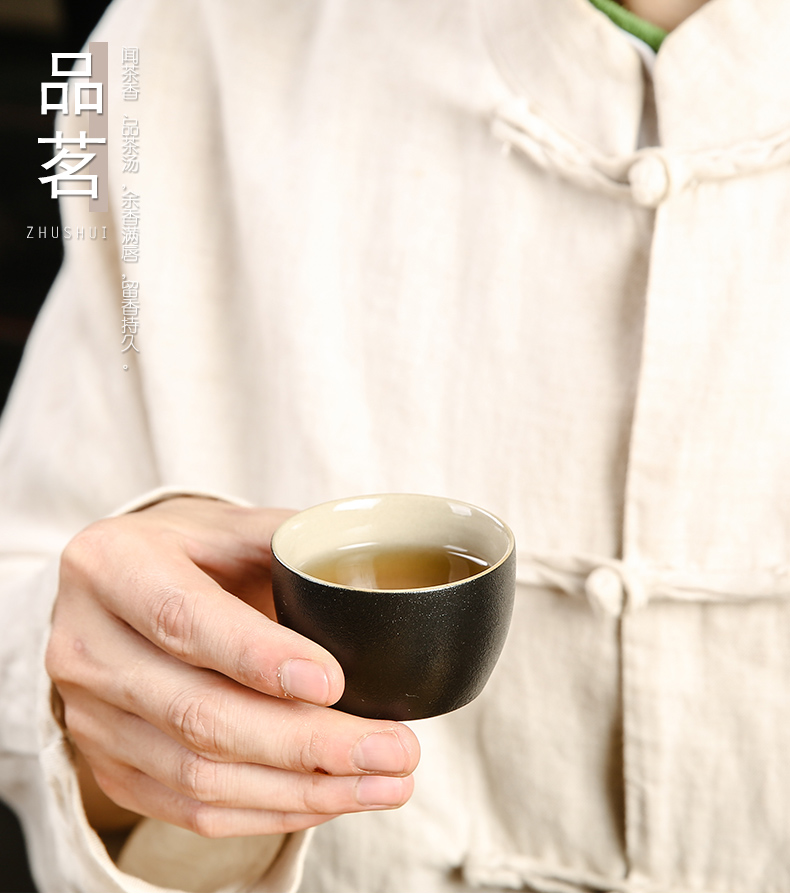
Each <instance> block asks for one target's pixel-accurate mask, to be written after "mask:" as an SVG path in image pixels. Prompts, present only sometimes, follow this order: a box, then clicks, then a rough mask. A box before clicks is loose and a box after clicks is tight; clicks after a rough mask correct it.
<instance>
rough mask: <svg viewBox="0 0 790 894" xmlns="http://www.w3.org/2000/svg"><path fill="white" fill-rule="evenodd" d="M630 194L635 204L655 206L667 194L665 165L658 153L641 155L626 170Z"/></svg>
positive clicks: (667, 180)
mask: <svg viewBox="0 0 790 894" xmlns="http://www.w3.org/2000/svg"><path fill="white" fill-rule="evenodd" d="M628 182H629V183H630V184H631V194H632V196H633V198H634V201H635V202H636V203H637V205H643V206H644V207H645V208H656V207H657V206H658V205H659V204H660V203H661V202H662V201H663V200H664V199H665V198H666V196H667V195H669V191H670V185H671V184H670V179H669V170H668V169H667V165H666V163H665V162H664V160H663V159H662V158H661V156H660V155H658V154H657V153H650V154H649V155H648V154H645V155H643V156H642V157H641V158H637V160H636V161H635V162H634V163H633V165H631V167H630V168H629V170H628Z"/></svg>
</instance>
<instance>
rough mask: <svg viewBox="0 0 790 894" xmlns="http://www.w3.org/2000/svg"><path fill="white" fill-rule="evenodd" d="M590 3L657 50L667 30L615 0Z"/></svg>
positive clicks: (591, 0) (591, 1) (592, 1)
mask: <svg viewBox="0 0 790 894" xmlns="http://www.w3.org/2000/svg"><path fill="white" fill-rule="evenodd" d="M590 3H592V5H593V6H595V7H596V8H597V9H600V10H601V12H602V13H604V14H605V15H608V16H609V18H610V19H611V20H612V21H613V22H614V23H615V25H618V26H619V27H620V28H622V29H623V31H628V32H629V33H630V34H633V35H634V37H638V38H639V39H640V40H643V41H644V42H645V43H646V44H647V45H648V46H649V47H652V48H653V49H654V50H655V51H656V52H658V48H659V47H660V46H661V42H662V41H663V40H664V38H665V37H666V36H667V32H666V31H664V29H663V28H659V27H658V25H654V24H653V23H652V22H646V21H645V20H644V19H642V18H640V17H639V16H638V15H635V14H634V13H632V12H631V11H630V10H628V9H624V8H623V7H622V6H620V4H619V3H617V2H616V0H590Z"/></svg>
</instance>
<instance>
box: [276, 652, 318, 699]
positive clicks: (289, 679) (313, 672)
mask: <svg viewBox="0 0 790 894" xmlns="http://www.w3.org/2000/svg"><path fill="white" fill-rule="evenodd" d="M279 676H280V685H281V686H282V688H283V690H284V692H285V694H286V695H289V696H290V697H291V698H298V699H300V700H301V701H303V702H312V703H313V704H315V705H325V704H326V703H327V702H328V701H329V680H328V679H327V676H326V671H325V670H324V669H323V667H322V666H321V665H320V664H317V663H316V662H315V661H308V660H307V659H306V658H289V659H288V660H287V661H284V662H283V663H282V664H281V665H280V670H279Z"/></svg>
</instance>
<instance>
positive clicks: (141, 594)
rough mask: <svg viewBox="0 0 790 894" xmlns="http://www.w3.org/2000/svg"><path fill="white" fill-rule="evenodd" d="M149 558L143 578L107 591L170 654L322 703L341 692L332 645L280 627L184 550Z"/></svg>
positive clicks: (112, 604) (115, 607) (117, 608)
mask: <svg viewBox="0 0 790 894" xmlns="http://www.w3.org/2000/svg"><path fill="white" fill-rule="evenodd" d="M157 553H158V551H154V552H153V553H151V552H150V551H149V554H148V556H147V562H146V571H147V573H146V574H144V575H139V574H138V575H135V576H134V577H135V579H134V580H131V581H128V583H127V584H126V587H132V588H133V589H134V595H133V598H129V597H128V595H127V596H126V597H125V598H121V597H120V593H121V591H122V590H123V589H124V583H123V582H116V583H115V584H114V585H113V586H112V587H111V588H110V589H109V591H108V592H107V593H106V594H105V598H106V602H107V606H108V608H110V609H111V610H112V612H113V613H114V614H115V615H116V616H117V617H119V618H121V619H122V620H124V621H125V622H126V623H128V624H129V625H130V626H131V627H133V628H134V629H135V630H137V631H138V633H140V634H142V635H143V636H144V637H145V638H146V639H148V640H150V641H151V642H152V643H153V644H154V645H156V646H158V647H159V648H160V649H162V650H163V651H164V652H167V653H168V654H169V655H173V656H174V657H176V658H179V659H180V660H182V661H184V662H186V663H188V664H191V665H194V666H195V667H203V668H209V669H211V670H215V671H219V673H221V674H223V675H224V676H226V677H230V678H231V679H232V680H236V681H237V682H238V683H242V684H243V685H244V686H248V687H249V688H250V689H255V690H257V691H258V692H263V693H265V694H267V695H274V696H278V697H285V698H297V699H300V700H302V701H307V702H312V703H314V704H317V705H331V704H334V703H335V702H336V701H337V700H338V699H339V698H340V696H341V695H342V694H343V687H344V679H343V671H342V670H341V668H340V665H339V664H338V663H337V661H336V660H335V658H333V657H332V655H330V653H329V652H327V651H326V649H324V648H322V647H321V646H319V645H317V644H316V643H314V642H312V641H311V640H309V639H306V638H305V637H303V636H301V635H300V634H298V633H296V632H294V631H293V630H290V629H288V628H287V627H281V626H280V625H279V624H277V623H276V622H274V621H272V620H270V619H269V618H267V617H266V615H264V614H262V613H261V612H259V611H257V610H256V609H254V608H252V607H251V606H249V605H247V604H246V603H245V602H243V601H242V600H241V599H238V598H237V597H236V596H233V595H232V594H231V593H228V592H227V591H226V590H224V589H223V588H222V587H221V586H220V585H219V584H218V583H216V581H214V580H213V579H212V578H211V577H210V576H209V575H207V574H205V573H204V572H203V571H201V570H200V569H199V568H198V567H197V566H196V565H194V564H193V563H192V561H191V560H190V559H189V558H188V557H187V556H186V555H184V554H183V553H182V554H178V553H176V554H173V553H171V552H169V551H168V552H167V553H166V555H161V554H157Z"/></svg>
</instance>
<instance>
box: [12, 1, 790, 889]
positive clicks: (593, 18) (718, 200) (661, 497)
mask: <svg viewBox="0 0 790 894" xmlns="http://www.w3.org/2000/svg"><path fill="white" fill-rule="evenodd" d="M96 37H97V39H106V40H108V41H109V43H110V81H111V83H110V95H111V97H113V100H112V102H111V105H110V112H109V114H110V201H111V211H110V213H109V214H108V215H106V216H104V217H102V218H101V219H97V215H89V214H88V213H87V211H86V210H85V209H84V207H83V200H81V199H78V200H74V201H72V200H64V202H63V205H64V212H65V214H66V221H65V222H66V223H67V224H70V225H71V226H72V227H78V226H83V227H87V226H92V225H93V226H95V225H97V224H98V225H99V226H101V225H102V224H104V225H106V226H107V227H108V228H109V234H110V237H109V238H108V240H107V241H102V240H100V239H97V240H95V241H91V240H90V239H89V238H86V239H84V240H82V241H79V240H77V239H74V238H73V239H72V240H71V241H69V242H68V244H67V258H66V262H65V265H64V269H63V271H62V273H61V275H60V277H59V279H58V282H57V284H56V286H55V287H54V289H53V293H52V295H51V298H50V300H49V302H48V304H47V306H46V308H45V309H44V311H43V313H42V315H41V319H40V321H39V323H38V324H37V326H36V329H35V331H34V333H33V336H32V339H31V342H30V346H29V349H28V351H27V353H26V356H25V360H24V363H23V368H22V371H21V374H20V377H19V380H18V383H17V385H16V388H15V391H14V393H13V395H12V398H11V401H10V404H9V407H8V410H7V414H6V417H5V420H4V425H3V429H2V437H1V439H0V470H1V472H0V544H1V545H2V550H3V557H2V563H1V564H0V569H1V573H2V578H0V580H2V591H1V592H2V601H1V602H0V611H1V612H2V615H0V623H2V628H3V639H2V649H1V650H0V702H1V703H2V710H3V721H2V727H1V729H0V792H1V793H2V795H3V797H5V798H7V799H9V800H10V801H11V802H12V803H13V804H14V805H15V806H16V808H17V809H18V810H19V811H20V812H21V815H22V817H23V820H24V824H25V829H26V832H27V836H28V841H29V843H30V847H31V850H32V858H33V862H34V869H35V872H36V876H37V878H38V880H39V883H40V885H41V886H42V887H43V888H44V889H49V890H116V891H118V890H128V891H137V890H141V891H147V890H153V889H156V888H157V886H158V887H159V888H162V887H165V886H169V887H172V888H178V887H183V888H185V889H189V890H200V889H204V890H208V889H223V888H226V889H228V890H243V889H247V890H284V889H286V888H288V887H292V886H294V885H296V884H298V876H299V872H300V866H301V863H300V861H301V860H302V859H304V860H305V874H304V877H303V880H302V886H303V888H304V889H305V890H328V891H465V890H470V889H475V888H477V887H483V888H488V889H490V888H494V889H497V890H510V889H513V890H520V889H522V888H524V887H528V888H534V889H538V890H552V891H557V890H612V891H787V890H790V847H789V845H790V760H789V759H788V755H790V648H788V643H789V642H790V600H788V597H789V596H790V347H789V346H790V251H788V221H789V220H790V167H788V164H789V162H790V63H788V61H787V59H788V57H787V47H788V45H790V4H788V3H786V2H784V0H711V2H709V3H708V4H707V5H706V6H705V7H703V8H702V10H701V11H700V12H698V13H697V14H695V15H693V16H692V17H691V18H690V19H689V20H687V21H686V22H685V23H684V24H683V25H681V26H680V27H679V28H678V29H677V31H675V32H674V33H672V34H671V35H670V36H669V37H668V39H667V40H666V42H665V44H664V45H663V47H662V49H661V50H660V52H659V54H658V57H657V60H656V65H655V71H654V88H655V89H654V97H653V88H652V86H651V83H650V80H649V79H648V78H647V77H646V75H645V72H644V69H643V65H642V63H641V61H640V57H639V54H638V52H637V51H636V50H635V48H634V46H633V45H632V43H631V42H630V41H629V40H628V39H627V38H626V37H625V36H624V35H623V34H622V33H621V32H620V31H619V30H618V29H617V28H616V27H615V26H613V25H612V23H611V22H610V21H609V20H608V19H607V18H605V17H604V16H603V15H601V14H600V13H599V12H598V11H596V10H595V9H594V8H593V7H592V6H590V5H589V4H588V3H587V0H332V2H328V0H325V2H318V0H222V2H220V0H121V2H120V3H117V4H115V5H114V6H113V7H111V9H110V11H109V13H108V15H107V16H106V18H105V21H104V23H103V24H102V25H101V27H100V31H99V33H98V35H96ZM122 46H137V47H139V51H140V65H139V69H140V79H141V95H140V99H139V101H138V102H137V103H136V104H133V103H124V102H123V101H121V99H120V89H121V87H120V76H121V71H120V69H121V64H120V49H121V47H122ZM653 107H655V112H653V111H651V110H652V109H653ZM123 114H127V115H133V116H134V117H135V118H137V119H138V120H139V122H140V132H141V136H140V172H139V173H138V174H133V175H130V174H128V173H127V174H124V173H122V165H121V159H120V152H121V148H120V133H121V121H122V116H123ZM656 124H657V141H658V145H653V146H650V145H648V146H644V145H643V146H642V147H641V148H640V133H643V134H644V133H645V132H647V131H649V130H650V129H651V128H650V127H646V126H645V125H651V126H652V130H653V132H655V130H656V127H655V125H656ZM113 139H114V142H113ZM122 184H126V186H127V187H128V188H132V189H134V190H135V191H136V192H138V193H139V194H140V196H141V225H140V233H141V237H140V238H141V244H140V260H139V263H137V264H136V265H129V264H127V265H125V266H124V268H123V272H125V273H127V275H128V276H129V277H130V278H133V279H135V280H136V281H139V294H140V313H139V321H140V328H139V333H138V336H137V338H136V344H137V346H138V347H139V351H140V352H139V354H135V355H133V356H130V354H121V338H122V336H121V328H120V326H121V315H122V314H121V272H122V268H121V265H120V263H119V257H120V242H121V226H122V221H121V217H120V197H121V194H122V191H123V190H122ZM132 267H134V269H131V268H132ZM132 274H133V276H132ZM124 364H126V365H127V366H128V367H129V368H128V369H124ZM162 487H164V488H172V489H174V490H176V491H184V492H209V493H218V494H227V495H230V497H232V498H234V499H240V500H244V501H249V502H251V503H255V504H264V505H290V506H294V507H299V506H304V505H309V504H313V503H316V502H319V501H321V500H324V499H330V498H335V497H339V496H344V495H350V494H358V493H365V492H380V491H387V490H396V491H420V492H430V493H439V494H445V495H450V496H453V497H456V498H459V499H462V500H469V501H471V502H475V503H478V504H481V505H483V506H485V507H487V508H488V509H490V510H492V511H494V512H496V513H498V514H499V515H501V516H502V517H504V518H505V519H507V520H508V521H509V523H510V524H511V525H512V527H513V529H514V530H515V533H516V538H517V542H518V547H519V574H518V577H519V589H518V594H517V602H516V609H515V615H514V619H513V626H512V630H511V634H510V637H509V640H508V643H507V645H506V648H505V651H504V654H503V656H502V659H501V661H500V664H499V665H498V667H497V669H496V671H495V674H494V677H493V678H492V680H491V682H490V684H489V686H488V688H487V689H486V691H485V692H484V693H483V695H482V696H481V697H480V698H479V699H478V700H477V701H476V702H474V703H473V704H472V705H470V706H468V707H467V708H464V709H462V710H460V711H458V712H456V713H454V714H451V715H448V716H446V717H441V718H436V719H433V720H428V721H421V722H418V723H415V724H414V729H415V731H416V732H417V735H418V736H419V738H420V740H421V743H422V749H423V758H422V763H421V766H420V768H419V769H418V771H417V785H416V791H415V794H414V797H413V798H412V800H411V802H410V803H409V804H408V805H407V806H405V807H404V808H403V809H401V810H398V811H394V812H387V813H376V814H360V815H354V816H349V817H342V818H339V819H337V820H334V821H332V822H330V823H328V824H327V825H325V826H323V827H321V828H320V829H319V830H318V831H317V832H316V834H315V835H314V837H313V840H312V843H311V844H310V846H309V847H305V842H304V841H303V840H300V837H299V836H296V837H294V838H291V839H289V840H288V841H287V842H286V843H285V845H284V849H282V850H280V851H279V852H278V855H277V857H276V858H275V859H274V862H272V863H271V864H270V858H271V853H272V851H274V850H276V848H277V847H279V841H275V842H272V841H267V840H265V839H260V840H258V839H252V840H248V841H242V842H239V841H236V842H210V843H203V842H199V846H198V847H197V849H194V848H193V847H192V845H193V843H194V842H193V841H192V838H191V837H190V836H189V835H187V834H186V833H185V834H184V835H180V834H179V835H175V838H177V839H178V841H177V842H175V843H171V844H169V845H168V847H167V848H164V850H165V851H166V852H167V853H166V854H165V855H163V854H162V850H163V849H162V848H159V851H157V852H155V850H154V849H152V848H154V845H152V843H151V842H152V841H153V842H154V844H155V843H156V841H158V840H159V841H161V840H164V839H163V838H162V837H161V836H164V835H165V833H166V831H167V830H164V831H163V830H162V829H159V830H158V831H157V830H156V827H155V826H154V825H153V824H152V823H150V822H145V823H143V824H142V825H141V826H140V828H139V830H138V832H137V833H135V836H133V839H132V840H131V841H130V843H129V845H128V846H127V849H126V851H125V852H124V853H123V854H122V855H121V858H120V866H121V868H120V869H119V868H118V866H117V865H116V864H115V863H113V861H112V860H110V858H109V857H108V856H107V854H106V852H105V851H104V849H103V846H102V844H101V842H100V841H99V839H98V837H97V836H95V835H94V834H93V832H92V831H91V830H90V829H89V827H88V826H87V825H86V823H85V820H84V817H83V816H82V813H81V808H80V804H79V796H78V790H77V787H76V783H75V780H74V775H73V772H72V769H71V765H70V762H69V759H68V752H67V749H66V747H65V744H64V741H63V738H62V735H61V732H60V730H59V728H58V726H57V724H56V723H55V721H54V719H53V718H52V716H51V712H50V710H49V685H48V681H47V679H46V676H45V674H44V671H43V665H42V653H43V648H44V643H45V639H46V627H47V619H48V615H49V611H50V606H51V603H52V599H53V597H54V593H55V588H56V570H57V556H58V554H59V552H60V550H61V549H62V547H63V545H64V544H65V543H66V542H67V540H68V539H69V537H70V536H72V535H73V534H74V533H75V532H77V531H78V530H80V529H81V528H82V527H84V526H85V525H87V524H88V523H90V522H91V521H93V520H95V519H97V518H99V517H102V516H105V515H107V514H110V513H112V512H114V511H119V510H118V507H122V506H123V505H124V504H126V505H127V506H135V505H141V504H144V503H145V501H147V500H151V499H156V497H157V494H158V493H161V492H159V491H157V488H162ZM35 706H37V707H35ZM152 829H153V830H154V831H153V832H152ZM168 840H170V839H168ZM234 848H235V850H234ZM165 857H167V858H168V859H169V860H170V864H169V865H168V859H165ZM267 866H268V867H269V869H268V872H265V870H266V867H267ZM201 886H202V888H201Z"/></svg>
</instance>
